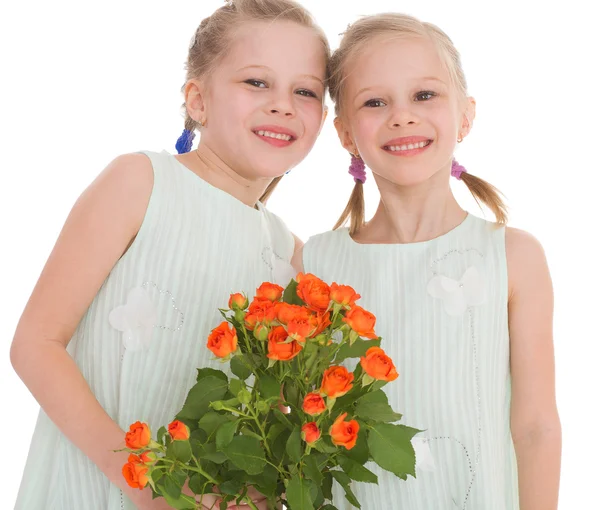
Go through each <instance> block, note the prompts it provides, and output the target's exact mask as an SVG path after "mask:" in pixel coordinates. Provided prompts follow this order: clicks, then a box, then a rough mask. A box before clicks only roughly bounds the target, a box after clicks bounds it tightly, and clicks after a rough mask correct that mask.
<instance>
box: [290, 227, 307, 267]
mask: <svg viewBox="0 0 600 510" xmlns="http://www.w3.org/2000/svg"><path fill="white" fill-rule="evenodd" d="M294 241H295V244H294V255H292V261H291V263H292V267H293V268H294V269H295V270H296V272H297V273H303V272H304V263H303V262H302V250H303V248H304V243H303V242H302V240H301V239H300V238H299V237H297V236H295V235H294Z"/></svg>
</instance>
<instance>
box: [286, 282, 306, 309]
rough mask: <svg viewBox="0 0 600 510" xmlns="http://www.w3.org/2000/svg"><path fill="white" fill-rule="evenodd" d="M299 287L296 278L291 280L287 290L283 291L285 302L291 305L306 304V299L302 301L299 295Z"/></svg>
mask: <svg viewBox="0 0 600 510" xmlns="http://www.w3.org/2000/svg"><path fill="white" fill-rule="evenodd" d="M297 288H298V282H297V281H296V280H291V281H290V283H289V284H288V286H287V287H286V289H285V291H283V302H284V303H289V304H291V305H300V306H302V305H304V304H305V303H304V301H302V300H301V299H300V298H299V297H298V293H297V292H296V289H297Z"/></svg>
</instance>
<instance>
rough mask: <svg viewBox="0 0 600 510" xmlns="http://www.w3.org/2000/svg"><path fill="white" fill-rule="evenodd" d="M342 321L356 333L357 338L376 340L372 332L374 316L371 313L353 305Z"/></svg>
mask: <svg viewBox="0 0 600 510" xmlns="http://www.w3.org/2000/svg"><path fill="white" fill-rule="evenodd" d="M343 320H344V322H345V323H346V324H348V325H349V326H350V327H351V328H352V329H353V330H354V331H355V332H356V333H358V336H363V337H365V338H370V339H371V340H372V339H373V338H377V335H376V334H375V331H374V330H373V328H374V327H375V320H376V319H375V316H374V315H373V314H372V313H371V312H367V311H366V310H365V309H364V308H361V307H360V306H358V305H354V306H353V307H352V308H350V310H349V311H348V313H347V314H346V317H344V319H343Z"/></svg>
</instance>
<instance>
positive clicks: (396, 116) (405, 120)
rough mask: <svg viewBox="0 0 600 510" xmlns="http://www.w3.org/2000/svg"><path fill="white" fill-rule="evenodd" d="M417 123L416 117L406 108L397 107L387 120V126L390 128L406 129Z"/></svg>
mask: <svg viewBox="0 0 600 510" xmlns="http://www.w3.org/2000/svg"><path fill="white" fill-rule="evenodd" d="M418 122H419V118H418V116H417V115H416V114H415V112H413V110H412V109H411V108H410V107H408V106H399V107H397V108H395V109H394V110H393V111H392V113H391V115H390V118H389V126H390V127H391V128H400V127H406V126H410V125H413V124H418Z"/></svg>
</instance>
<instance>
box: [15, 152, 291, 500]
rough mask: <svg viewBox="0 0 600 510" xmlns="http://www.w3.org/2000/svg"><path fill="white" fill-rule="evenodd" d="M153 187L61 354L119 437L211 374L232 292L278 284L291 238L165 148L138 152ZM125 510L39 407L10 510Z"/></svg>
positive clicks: (164, 417)
mask: <svg viewBox="0 0 600 510" xmlns="http://www.w3.org/2000/svg"><path fill="white" fill-rule="evenodd" d="M145 154H146V155H147V156H148V158H150V161H151V163H152V166H153V169H154V186H153V190H152V195H151V198H150V202H149V205H148V209H147V211H146V215H145V218H144V220H143V223H142V226H141V228H140V230H139V233H138V235H137V237H136V239H135V241H134V242H133V244H132V246H131V247H130V248H129V250H128V251H127V252H126V254H125V255H124V256H123V257H122V258H121V259H120V260H119V261H118V263H117V264H116V265H115V267H114V268H113V270H112V271H111V273H110V274H109V276H108V278H107V279H106V281H105V282H104V284H103V285H102V287H101V289H100V291H99V292H98V294H97V295H96V297H95V299H94V300H93V302H92V303H91V305H90V307H89V309H88V310H87V312H86V313H85V315H84V316H83V318H82V319H81V322H80V324H79V325H78V327H77V329H76V331H75V333H74V335H73V338H72V339H71V342H70V343H69V346H68V351H69V353H70V354H71V356H72V357H73V359H74V360H75V362H76V363H77V365H78V367H79V369H80V370H81V372H82V373H83V375H84V377H85V379H86V381H87V383H88V384H89V386H90V388H91V389H92V392H93V393H94V395H95V396H96V399H97V400H98V401H99V402H100V404H101V405H102V407H103V408H104V409H105V410H106V411H107V412H108V414H109V415H110V416H111V417H112V418H113V419H114V420H115V421H116V422H117V423H118V424H119V425H120V426H121V427H122V428H123V429H124V430H128V427H129V424H131V423H133V422H134V421H137V420H141V421H145V422H147V423H148V424H149V425H150V427H151V429H152V430H153V431H156V430H158V428H159V427H160V426H162V425H166V424H167V423H169V422H170V421H171V420H172V419H173V418H174V416H175V414H176V413H177V412H178V411H179V410H180V409H181V407H182V405H183V402H184V400H185V396H186V394H187V392H188V390H189V389H190V388H191V387H192V386H193V384H194V383H195V376H196V368H198V367H206V366H213V367H214V368H223V366H222V365H220V363H218V362H216V361H213V360H212V358H213V357H214V356H213V354H212V353H211V352H210V351H209V350H208V349H207V348H206V339H207V336H208V334H209V332H210V331H211V329H212V328H214V327H215V326H216V325H218V324H219V323H220V322H221V321H222V317H221V315H220V314H219V312H218V310H217V308H219V307H221V308H223V307H226V306H227V301H228V298H229V295H230V293H232V292H246V293H247V294H248V295H250V296H253V295H254V292H255V290H256V288H257V287H258V286H259V285H260V284H261V283H262V282H263V281H278V283H280V284H287V283H288V282H289V279H290V278H291V277H292V276H293V271H292V269H291V266H290V265H289V261H290V259H291V257H292V254H293V250H294V239H293V236H292V235H291V233H290V232H289V230H288V229H287V228H286V227H285V225H284V224H283V223H282V221H281V220H280V219H279V218H278V217H276V216H275V215H273V214H272V213H270V212H269V211H267V210H266V209H265V208H264V207H263V206H262V204H260V203H259V204H257V209H254V208H251V207H248V206H247V205H245V204H243V203H242V202H240V201H238V200H237V199H235V198H234V197H232V196H231V195H229V194H228V193H226V192H224V191H222V190H220V189H218V188H215V187H213V186H211V185H210V184H208V183H207V182H206V181H204V180H202V179H201V178H199V177H198V176H197V175H196V174H194V173H193V172H192V171H191V170H189V169H188V168H186V167H185V166H183V165H182V164H181V163H180V162H179V161H178V160H177V159H176V158H175V157H173V156H172V155H170V154H168V153H167V152H162V153H151V152H147V153H145ZM133 508H134V506H133V504H131V502H130V501H129V500H128V499H127V498H126V497H124V496H123V495H122V494H121V491H120V490H119V489H118V488H117V487H116V486H113V485H112V484H110V482H109V481H108V479H107V478H106V477H105V476H104V475H103V474H102V473H101V472H100V471H99V470H98V468H97V467H96V466H95V465H94V464H93V463H92V462H91V461H90V460H89V459H88V458H87V457H86V456H85V455H84V454H83V453H82V452H81V451H80V450H78V449H77V448H76V447H75V446H74V445H73V444H72V443H71V442H70V441H69V440H68V439H67V438H66V437H65V436H64V435H63V434H62V433H61V432H60V431H59V430H58V429H57V427H56V426H55V425H54V424H53V423H52V422H51V421H50V419H49V418H48V416H47V415H46V414H45V413H44V412H43V411H40V415H39V418H38V422H37V425H36V428H35V432H34V436H33V441H32V444H31V449H30V454H29V457H28V460H27V465H26V468H25V473H24V476H23V480H22V482H21V487H20V490H19V495H18V499H17V504H16V509H17V510H83V509H85V510H123V509H129V510H132V509H133Z"/></svg>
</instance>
